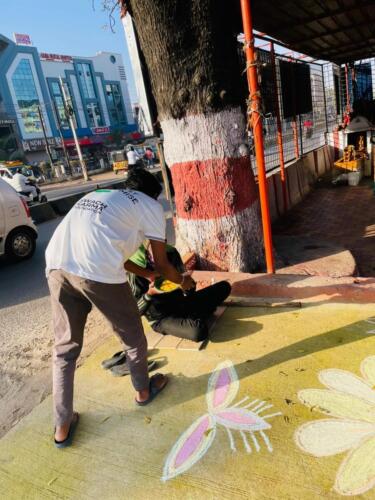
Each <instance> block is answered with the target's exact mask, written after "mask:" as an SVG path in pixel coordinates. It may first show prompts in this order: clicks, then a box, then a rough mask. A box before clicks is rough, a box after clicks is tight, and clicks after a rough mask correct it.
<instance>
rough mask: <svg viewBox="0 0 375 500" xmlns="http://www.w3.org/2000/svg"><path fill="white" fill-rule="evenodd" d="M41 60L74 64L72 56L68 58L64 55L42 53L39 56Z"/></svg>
mask: <svg viewBox="0 0 375 500" xmlns="http://www.w3.org/2000/svg"><path fill="white" fill-rule="evenodd" d="M39 56H40V58H41V59H43V60H44V61H58V62H69V63H71V62H73V57H72V56H66V55H62V54H47V52H41V53H40V54H39Z"/></svg>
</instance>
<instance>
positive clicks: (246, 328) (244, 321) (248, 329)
mask: <svg viewBox="0 0 375 500" xmlns="http://www.w3.org/2000/svg"><path fill="white" fill-rule="evenodd" d="M252 312H254V313H255V310H254V311H252ZM233 313H234V311H233V309H231V310H229V311H227V312H226V314H224V316H222V317H221V318H220V322H219V323H218V324H217V325H215V326H214V328H213V329H212V330H211V332H210V335H209V339H210V342H213V343H215V344H216V343H224V342H230V341H232V340H236V339H240V338H243V337H249V336H250V335H253V334H254V333H257V332H259V331H261V330H262V329H263V326H262V325H261V324H260V323H258V322H257V321H252V320H250V321H249V316H250V317H252V316H251V315H249V310H248V308H236V312H235V313H234V314H233Z"/></svg>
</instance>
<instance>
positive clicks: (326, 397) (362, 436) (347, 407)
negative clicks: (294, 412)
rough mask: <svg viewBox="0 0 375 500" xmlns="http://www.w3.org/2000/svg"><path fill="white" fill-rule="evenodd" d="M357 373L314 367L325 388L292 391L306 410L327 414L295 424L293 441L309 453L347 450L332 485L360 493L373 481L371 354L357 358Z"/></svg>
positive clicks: (374, 382) (374, 379)
mask: <svg viewBox="0 0 375 500" xmlns="http://www.w3.org/2000/svg"><path fill="white" fill-rule="evenodd" d="M361 373H362V377H358V376H357V375H354V374H353V373H350V372H348V371H345V370H339V369H336V368H332V369H328V370H322V371H321V372H319V380H320V382H321V383H322V384H323V385H325V386H326V387H327V389H304V390H302V391H300V392H299V393H298V396H299V399H300V400H301V402H302V403H304V404H305V405H307V406H308V407H310V408H311V410H316V411H319V412H320V413H323V414H326V415H329V417H331V418H326V419H320V420H314V421H312V422H308V423H306V424H304V425H302V426H301V427H300V428H299V429H297V431H296V434H295V440H296V443H297V445H298V446H299V447H300V448H301V449H302V450H304V451H305V452H307V453H310V454H312V455H314V456H315V457H328V456H332V455H336V454H340V453H344V452H347V454H346V457H345V458H344V460H343V461H342V462H341V465H340V467H339V470H338V471H337V475H336V481H335V485H334V489H335V491H337V492H338V493H340V494H341V495H361V494H362V493H365V492H366V491H369V490H371V489H372V488H374V487H375V390H374V389H375V356H370V357H368V358H365V359H364V360H363V361H362V363H361Z"/></svg>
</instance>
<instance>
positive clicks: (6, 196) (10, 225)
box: [0, 179, 38, 261]
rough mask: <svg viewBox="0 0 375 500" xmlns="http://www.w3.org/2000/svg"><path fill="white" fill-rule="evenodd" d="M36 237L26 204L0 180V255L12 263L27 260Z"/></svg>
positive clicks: (32, 249)
mask: <svg viewBox="0 0 375 500" xmlns="http://www.w3.org/2000/svg"><path fill="white" fill-rule="evenodd" d="M37 237H38V232H37V229H36V227H35V225H34V223H33V221H32V219H31V215H30V209H29V207H28V206H27V203H26V202H25V201H24V200H23V199H21V197H20V196H19V195H18V194H17V192H16V191H15V190H14V189H13V188H12V186H10V185H9V184H8V183H7V182H5V181H3V180H2V179H0V255H3V254H5V255H6V256H7V257H8V258H9V259H10V260H12V261H20V260H25V259H29V258H30V257H32V255H33V254H34V252H35V247H36V239H37Z"/></svg>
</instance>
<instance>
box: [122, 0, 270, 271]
mask: <svg viewBox="0 0 375 500" xmlns="http://www.w3.org/2000/svg"><path fill="white" fill-rule="evenodd" d="M128 4H129V7H130V12H131V14H132V16H133V20H134V23H135V26H136V29H137V32H138V37H139V43H140V47H141V50H142V51H143V54H144V57H145V61H146V64H147V67H148V71H149V74H150V78H151V85H152V89H153V93H154V97H155V99H156V103H157V107H158V113H159V121H160V124H161V127H162V129H163V132H164V148H165V157H166V161H167V163H168V165H169V167H170V168H171V172H172V178H173V184H174V189H175V201H176V207H177V246H178V248H179V250H180V251H182V252H186V251H194V252H196V253H198V255H199V257H200V264H201V267H202V268H205V269H221V270H229V271H250V270H254V269H256V268H257V267H258V266H259V264H260V263H261V262H262V260H263V256H262V255H263V252H262V237H261V226H260V219H259V204H258V196H257V189H256V185H255V181H254V175H253V172H252V169H251V165H250V159H249V156H247V154H248V153H246V152H245V156H243V154H244V150H245V151H246V148H244V147H243V145H244V144H246V126H245V115H244V111H243V109H242V107H243V106H244V99H243V96H244V93H243V88H242V85H243V82H242V81H241V71H243V68H242V69H241V68H240V67H239V58H238V55H237V40H236V35H237V33H238V32H239V31H240V28H241V24H240V20H241V17H240V14H239V11H238V5H239V2H228V1H227V0H131V1H130V2H128ZM237 4H238V5H237ZM241 146H242V147H241Z"/></svg>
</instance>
